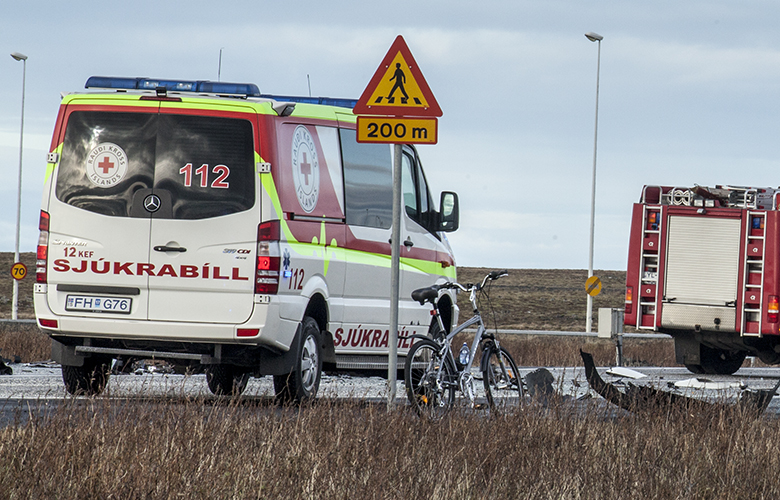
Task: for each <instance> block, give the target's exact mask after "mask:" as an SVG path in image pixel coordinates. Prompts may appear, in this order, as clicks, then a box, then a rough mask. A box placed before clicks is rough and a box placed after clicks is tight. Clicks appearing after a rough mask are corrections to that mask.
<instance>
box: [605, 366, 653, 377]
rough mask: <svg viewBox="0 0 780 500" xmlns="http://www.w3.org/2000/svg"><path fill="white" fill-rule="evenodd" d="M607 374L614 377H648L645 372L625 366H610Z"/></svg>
mask: <svg viewBox="0 0 780 500" xmlns="http://www.w3.org/2000/svg"><path fill="white" fill-rule="evenodd" d="M607 374H608V375H612V376H613V377H624V378H632V379H634V380H638V379H640V378H645V377H647V375H645V374H644V373H640V372H638V371H636V370H632V369H631V368H625V367H623V366H616V367H614V368H610V369H609V370H607Z"/></svg>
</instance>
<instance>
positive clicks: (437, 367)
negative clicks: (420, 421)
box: [404, 340, 456, 417]
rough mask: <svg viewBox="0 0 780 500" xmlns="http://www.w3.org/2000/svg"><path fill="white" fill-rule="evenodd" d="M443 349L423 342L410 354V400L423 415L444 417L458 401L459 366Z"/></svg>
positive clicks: (406, 378) (406, 372) (407, 380)
mask: <svg viewBox="0 0 780 500" xmlns="http://www.w3.org/2000/svg"><path fill="white" fill-rule="evenodd" d="M440 349H441V346H440V345H439V344H437V343H436V342H433V341H431V340H419V341H417V343H415V344H414V345H413V346H412V348H411V349H409V354H407V355H406V363H405V364H404V382H405V383H406V397H407V398H408V399H409V402H410V403H411V404H412V408H414V410H415V411H416V412H417V413H418V414H420V415H428V416H432V417H436V416H440V415H442V414H444V413H446V412H447V411H449V409H450V408H451V407H452V405H453V403H454V402H455V385H456V384H455V379H456V377H455V367H454V366H453V365H452V361H450V360H449V359H448V358H443V357H442V356H440V355H439V350H440Z"/></svg>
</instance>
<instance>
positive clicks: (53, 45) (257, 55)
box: [0, 0, 780, 270]
mask: <svg viewBox="0 0 780 500" xmlns="http://www.w3.org/2000/svg"><path fill="white" fill-rule="evenodd" d="M8 3H9V5H8V6H7V7H13V8H5V9H3V13H2V15H0V56H1V57H0V95H2V96H3V98H2V99H0V251H13V249H14V241H15V227H16V199H17V195H16V193H17V178H18V177H17V176H18V171H19V149H20V148H19V143H20V128H21V105H22V98H21V94H22V76H23V75H22V73H23V64H22V63H21V62H17V61H15V60H14V59H12V58H11V57H10V55H9V54H10V53H12V52H21V53H23V54H26V55H27V56H28V57H29V59H28V60H27V63H26V66H27V69H26V84H25V100H24V108H25V109H24V137H23V141H24V148H23V154H22V170H23V176H22V202H21V203H22V208H21V244H20V250H21V251H22V252H30V251H34V250H35V245H36V243H37V239H38V229H37V226H38V214H39V211H40V200H41V187H42V185H43V178H44V171H45V167H46V153H47V152H48V148H49V144H50V141H51V133H52V129H53V126H54V121H55V118H56V115H57V110H58V106H59V103H60V99H61V96H60V93H61V92H73V91H79V90H82V89H83V87H84V83H85V82H86V80H87V78H88V77H89V76H92V75H101V76H129V77H136V76H147V77H152V78H171V79H191V80H195V79H206V80H208V79H210V80H216V79H217V78H218V76H219V77H221V79H222V81H231V82H252V83H256V84H257V85H258V86H259V87H260V90H261V91H262V92H263V93H270V94H284V95H308V93H309V82H310V85H311V93H312V95H317V96H328V97H345V98H357V97H359V96H360V94H361V93H362V92H363V90H364V89H365V87H366V85H367V84H368V82H369V80H370V79H371V77H372V76H373V74H374V72H375V71H376V69H377V67H378V66H379V63H380V62H381V60H382V58H383V57H384V56H385V54H386V52H387V51H388V49H389V48H390V45H391V44H392V42H393V40H394V39H395V37H396V36H397V35H402V36H403V37H404V39H405V41H406V43H407V45H408V46H409V49H410V51H411V52H412V54H413V56H414V58H415V60H416V61H417V63H418V65H419V67H420V69H421V70H422V73H423V75H424V77H425V80H426V81H427V83H428V85H429V87H430V89H431V91H432V92H433V94H434V95H435V97H436V100H437V102H438V103H439V105H440V107H441V108H442V111H443V116H442V117H441V118H440V119H439V142H438V144H436V145H423V146H418V151H419V152H420V156H421V159H422V162H423V165H424V168H425V170H426V175H427V179H428V182H429V184H430V187H431V189H432V191H433V196H434V198H435V199H438V193H439V192H440V191H443V190H449V191H456V192H457V193H458V195H459V198H460V215H461V220H460V229H459V230H458V231H457V232H455V233H450V234H449V235H448V237H449V240H450V242H451V244H452V246H453V249H454V252H455V256H456V260H457V262H458V265H463V266H479V267H491V268H503V267H506V268H542V269H553V268H568V269H587V267H588V250H589V230H590V204H591V179H592V172H593V170H592V169H593V157H594V142H595V144H596V145H597V156H596V169H597V177H596V178H597V181H596V182H597V187H596V217H595V244H594V267H595V269H610V270H624V269H625V268H626V260H627V255H628V248H627V247H628V233H629V229H630V213H631V207H632V204H633V203H635V202H637V201H638V200H639V197H640V194H641V192H642V187H643V186H644V185H645V184H656V185H657V184H661V185H673V186H687V187H692V186H693V185H694V184H698V185H703V186H714V185H716V184H730V185H740V186H755V187H777V186H778V185H780V141H778V140H777V138H778V135H779V134H778V132H780V130H779V129H780V127H779V123H778V122H779V119H780V116H779V114H778V107H780V101H779V100H778V98H777V93H778V90H779V89H778V85H779V84H780V30H778V29H777V25H778V21H780V3H777V2H774V1H761V0H750V1H746V2H734V1H733V0H707V1H698V0H686V1H685V2H680V1H679V0H656V1H653V2H637V1H627V0H614V1H612V0H610V1H595V0H544V1H539V0H535V1H524V0H504V1H498V0H483V1H480V2H473V1H459V0H447V1H438V0H437V1H426V0H415V1H407V0H398V1H393V2H391V3H380V2H366V1H347V0H331V1H329V2H321V1H315V0H297V1H295V0H288V1H284V2H282V1H263V0H253V1H249V0H230V1H228V2H219V3H217V4H212V3H210V2H208V1H206V0H190V1H189V2H169V1H165V0H156V1H148V0H135V1H133V2H130V3H128V2H121V3H120V2H97V1H84V0H72V1H70V2H68V3H67V6H66V5H65V4H62V3H61V2H55V1H53V0H25V1H24V2H22V1H21V0H9V2H8ZM11 4H13V5H11ZM587 32H596V33H599V34H600V35H602V36H603V37H604V39H603V41H602V42H601V57H600V71H599V76H600V86H599V94H598V95H599V104H598V138H597V141H594V139H595V131H596V129H595V125H596V120H595V118H596V76H597V62H598V44H597V43H594V42H590V41H589V40H588V39H587V38H586V37H585V36H584V34H585V33H587ZM220 50H222V58H221V70H220V65H219V61H220ZM3 53H5V54H6V55H2V54H3Z"/></svg>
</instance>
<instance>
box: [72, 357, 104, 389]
mask: <svg viewBox="0 0 780 500" xmlns="http://www.w3.org/2000/svg"><path fill="white" fill-rule="evenodd" d="M109 368H110V366H109V362H108V361H104V360H93V359H88V360H85V361H84V366H68V365H62V381H63V382H65V389H66V390H67V391H68V394H73V395H74V396H97V395H98V394H100V393H101V392H103V390H104V389H105V388H106V384H107V383H108V375H109Z"/></svg>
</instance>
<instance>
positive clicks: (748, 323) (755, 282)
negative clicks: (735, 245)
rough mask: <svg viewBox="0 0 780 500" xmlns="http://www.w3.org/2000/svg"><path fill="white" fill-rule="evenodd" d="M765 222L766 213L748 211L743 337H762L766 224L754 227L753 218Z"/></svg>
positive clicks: (744, 270)
mask: <svg viewBox="0 0 780 500" xmlns="http://www.w3.org/2000/svg"><path fill="white" fill-rule="evenodd" d="M754 217H755V218H756V219H759V220H761V221H765V220H766V219H765V218H766V213H765V212H755V211H750V210H749V211H748V213H747V229H746V231H745V263H744V268H743V273H742V276H743V278H742V279H743V287H742V289H743V290H744V295H743V300H742V304H743V307H742V329H741V330H742V336H743V337H762V336H763V335H762V333H761V328H762V326H763V316H764V315H763V313H762V304H763V301H764V293H763V292H764V251H765V250H766V238H765V237H764V236H765V229H764V223H763V222H761V223H759V224H758V226H759V227H755V226H754V225H753V218H754Z"/></svg>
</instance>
